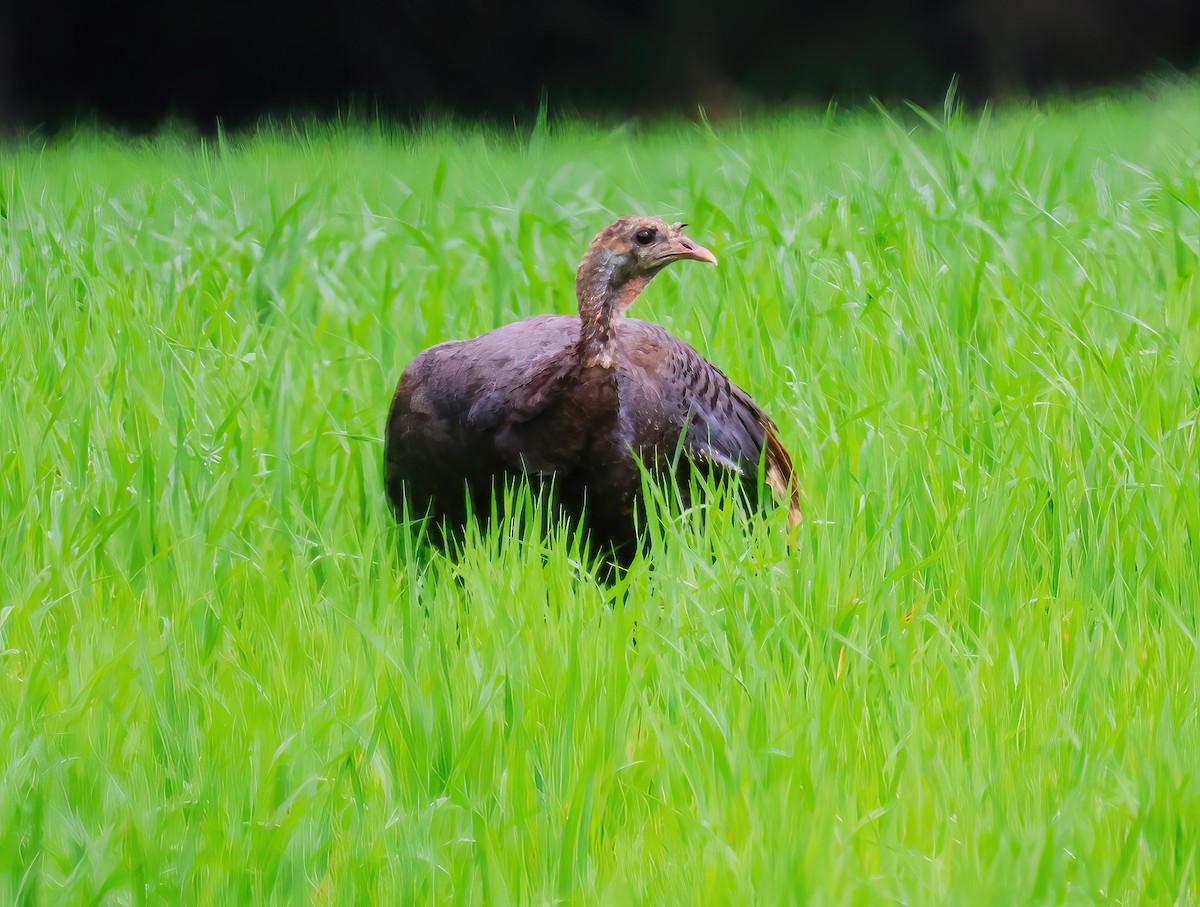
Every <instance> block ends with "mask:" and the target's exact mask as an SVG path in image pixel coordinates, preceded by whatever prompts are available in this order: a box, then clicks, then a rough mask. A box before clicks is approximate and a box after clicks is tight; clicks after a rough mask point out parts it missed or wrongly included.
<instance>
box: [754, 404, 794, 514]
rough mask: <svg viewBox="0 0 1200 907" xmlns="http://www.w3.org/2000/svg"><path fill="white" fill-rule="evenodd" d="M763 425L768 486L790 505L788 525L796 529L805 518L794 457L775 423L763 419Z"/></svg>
mask: <svg viewBox="0 0 1200 907" xmlns="http://www.w3.org/2000/svg"><path fill="white" fill-rule="evenodd" d="M762 427H763V432H764V434H765V442H766V443H765V444H764V449H765V451H766V476H765V477H766V480H767V487H768V488H770V489H771V491H772V492H774V494H775V496H776V497H777V498H778V499H779V500H780V501H782V502H783V503H785V504H787V505H788V525H789V526H791V527H792V528H793V529H795V528H796V527H797V526H799V525H800V522H801V521H802V520H803V519H804V516H803V514H802V513H801V511H800V479H799V477H798V476H797V475H796V470H795V468H794V467H793V466H792V458H791V457H790V456H789V455H788V452H787V449H786V448H785V447H784V446H783V443H782V442H781V441H780V440H779V435H777V434H776V433H775V424H774V423H773V422H772V421H771V420H770V419H763V420H762Z"/></svg>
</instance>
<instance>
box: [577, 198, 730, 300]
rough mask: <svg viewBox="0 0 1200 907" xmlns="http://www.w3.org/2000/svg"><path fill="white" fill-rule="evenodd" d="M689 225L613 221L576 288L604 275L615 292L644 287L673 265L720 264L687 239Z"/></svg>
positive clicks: (632, 218) (643, 219) (590, 250)
mask: <svg viewBox="0 0 1200 907" xmlns="http://www.w3.org/2000/svg"><path fill="white" fill-rule="evenodd" d="M686 226H687V224H668V223H667V222H666V221H664V220H663V219H662V218H659V217H643V216H640V215H630V216H628V217H622V218H621V219H619V220H616V221H613V222H612V223H611V224H609V225H608V226H607V227H605V228H604V229H603V230H601V231H600V233H598V234H597V235H596V238H595V239H593V240H592V244H591V246H589V247H588V251H587V254H586V255H585V256H584V258H583V262H582V263H581V264H580V265H579V272H578V274H577V275H576V287H577V288H578V287H580V286H581V284H584V283H587V284H591V283H592V282H593V281H594V279H595V277H596V276H597V275H600V274H603V276H604V277H605V278H606V279H607V280H606V282H607V283H608V284H609V286H611V287H613V288H618V287H621V286H622V285H624V284H626V283H628V282H629V281H631V280H634V279H639V278H640V281H639V282H641V283H642V285H643V286H644V285H645V281H648V280H649V279H650V278H651V277H653V276H654V275H655V274H657V273H658V272H659V271H661V270H662V269H663V268H665V267H666V266H667V265H669V264H671V262H673V261H706V262H708V263H709V264H714V265H715V264H716V263H717V256H715V255H713V254H712V252H710V251H708V249H706V248H704V246H701V245H699V244H697V243H694V242H692V240H690V239H688V238H687V236H686V235H684V232H683V228H684V227H686Z"/></svg>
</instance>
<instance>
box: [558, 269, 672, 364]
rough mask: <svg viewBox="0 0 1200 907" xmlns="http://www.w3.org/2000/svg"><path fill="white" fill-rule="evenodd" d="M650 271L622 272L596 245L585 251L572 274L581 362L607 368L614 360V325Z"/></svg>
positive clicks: (647, 278)
mask: <svg viewBox="0 0 1200 907" xmlns="http://www.w3.org/2000/svg"><path fill="white" fill-rule="evenodd" d="M653 276H654V273H647V272H641V273H636V274H633V275H625V274H623V273H622V271H621V269H620V267H619V262H618V261H617V259H616V258H615V256H612V255H610V254H608V253H607V252H606V251H605V250H603V249H600V250H596V251H594V252H593V253H592V254H589V255H588V256H587V257H586V258H585V259H584V261H583V264H582V265H580V267H579V272H578V274H576V276H575V295H576V296H577V297H578V298H579V320H580V325H579V352H580V357H581V358H582V360H583V364H584V365H585V366H587V367H589V368H592V367H595V366H599V367H600V368H608V369H611V368H613V367H615V366H616V364H617V326H618V325H619V324H620V323H621V320H622V319H623V318H624V317H625V311H626V310H627V309H628V308H629V307H630V306H631V305H633V301H634V300H635V299H637V297H638V295H639V294H640V293H641V292H642V290H644V289H645V288H646V284H648V283H649V282H650V278H652V277H653Z"/></svg>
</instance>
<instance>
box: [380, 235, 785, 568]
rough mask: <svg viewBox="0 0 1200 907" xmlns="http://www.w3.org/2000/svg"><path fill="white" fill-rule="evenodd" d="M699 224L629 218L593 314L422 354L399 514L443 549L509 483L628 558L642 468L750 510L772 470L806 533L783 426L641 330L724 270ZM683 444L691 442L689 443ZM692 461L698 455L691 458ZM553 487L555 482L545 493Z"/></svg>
mask: <svg viewBox="0 0 1200 907" xmlns="http://www.w3.org/2000/svg"><path fill="white" fill-rule="evenodd" d="M684 226H686V225H685V224H674V225H668V224H666V223H665V222H664V221H662V220H660V219H659V218H656V217H623V218H621V219H620V220H618V221H616V222H614V223H613V224H611V225H610V226H609V227H608V228H607V229H605V230H604V231H602V232H601V233H600V234H599V235H598V236H596V238H595V239H594V240H593V241H592V244H591V246H590V247H589V248H588V251H587V254H586V255H584V257H583V261H582V263H581V264H580V265H579V271H578V272H577V274H576V277H575V294H576V296H577V297H578V299H579V316H578V317H576V316H573V315H538V316H536V317H534V318H527V319H525V320H524V321H518V322H516V323H514V324H508V325H505V326H504V327H500V328H497V329H496V330H493V331H490V332H489V333H487V334H483V335H482V336H479V337H475V338H472V339H471V340H455V341H449V342H447V343H441V344H438V345H437V346H434V347H431V348H430V349H427V350H426V351H425V352H423V353H421V354H420V355H419V356H418V357H417V358H416V359H415V360H413V362H412V363H411V364H409V366H408V368H406V369H405V370H404V373H403V375H401V377H400V382H399V385H398V386H397V388H396V395H395V397H394V399H393V400H392V407H391V412H390V413H389V415H388V421H387V430H386V439H385V443H384V461H385V471H386V476H385V479H386V484H387V493H388V497H389V498H390V500H391V503H392V506H393V507H394V508H395V510H396V512H397V513H398V514H402V513H403V512H404V510H405V505H407V511H408V513H409V514H411V515H413V516H421V515H429V516H430V517H432V518H433V529H434V531H435V535H436V537H438V538H441V537H442V535H443V530H444V529H450V530H452V531H453V530H455V529H458V528H460V527H461V526H462V525H463V523H464V522H465V520H466V518H467V513H468V509H470V510H473V511H474V512H475V513H476V515H477V516H480V517H484V516H486V515H487V514H489V513H490V512H491V508H492V495H493V492H496V493H497V494H498V493H499V491H500V489H501V487H502V486H503V483H504V480H505V479H510V478H513V477H519V476H522V475H524V476H527V477H529V479H530V481H531V483H532V484H534V485H536V486H538V487H541V488H545V487H546V486H547V485H548V486H549V489H550V493H551V494H552V496H553V500H554V502H555V503H556V504H557V505H558V507H560V508H561V509H562V510H563V511H565V513H566V514H567V515H569V516H570V517H573V518H580V517H582V518H583V519H584V520H585V522H586V525H587V528H588V530H589V532H590V534H591V537H592V543H593V545H599V546H602V547H603V546H613V547H614V548H616V549H618V550H622V549H624V550H625V551H626V552H627V551H628V550H629V548H630V547H631V546H632V543H633V542H634V539H635V521H636V518H635V513H637V512H638V510H639V505H640V504H641V491H642V483H641V475H640V471H639V469H638V465H637V458H641V460H642V462H643V463H644V464H645V465H646V466H647V467H648V468H649V469H650V470H652V471H654V472H657V473H665V472H668V471H670V470H671V469H672V468H673V464H674V468H676V469H677V472H678V475H679V478H680V480H681V487H683V488H684V490H685V492H686V488H687V482H686V472H687V469H686V468H679V464H681V463H682V464H683V465H684V466H685V467H691V468H699V469H700V470H702V471H705V472H712V471H714V470H717V471H722V472H724V471H727V472H729V473H731V474H733V475H735V476H737V477H739V479H740V481H741V483H742V485H743V486H744V487H745V488H746V490H747V492H749V494H750V495H751V496H753V495H754V493H755V491H756V490H757V487H758V481H759V479H758V477H759V466H760V463H761V464H762V466H763V476H764V478H765V480H766V484H767V485H768V486H769V488H770V489H771V490H772V491H773V492H774V493H775V494H776V495H777V496H778V497H779V498H781V499H782V501H783V502H784V503H785V504H787V505H788V507H789V508H790V514H789V517H790V519H791V522H792V525H795V524H797V523H798V522H799V520H800V502H799V489H798V484H797V480H796V476H795V472H794V470H793V468H792V462H791V459H790V458H789V456H788V453H787V451H786V450H785V449H784V447H783V445H782V444H781V443H780V442H779V438H778V436H777V434H776V426H775V423H773V422H772V421H771V420H770V419H769V418H767V416H766V415H765V414H764V413H763V411H762V410H761V409H760V408H759V407H758V405H757V404H756V403H755V402H754V401H753V400H752V399H751V398H750V396H749V395H748V394H747V393H746V392H745V391H743V390H742V389H741V388H739V387H738V386H737V385H736V384H734V383H733V382H731V381H730V380H729V379H728V378H727V377H725V375H724V373H722V372H721V370H720V369H718V368H717V367H716V366H715V365H713V364H712V363H710V362H709V361H708V360H707V359H705V358H704V357H703V356H701V355H700V354H699V353H698V352H696V351H695V350H694V349H692V347H690V346H688V345H687V344H686V343H683V342H682V341H680V340H677V339H676V338H674V337H672V336H671V335H670V334H668V333H667V332H666V331H665V330H664V329H663V328H662V327H660V326H659V325H657V324H651V323H649V322H645V321H637V320H634V319H627V318H626V317H625V312H626V310H627V309H628V308H629V307H630V305H632V304H633V301H634V300H635V299H636V298H637V296H638V294H639V293H641V292H642V290H643V289H645V287H646V284H648V283H649V282H650V280H651V278H653V277H654V275H656V274H657V273H658V272H659V271H661V270H662V269H663V268H665V267H666V266H667V265H669V264H670V263H671V262H674V261H703V262H709V263H711V264H714V265H715V264H716V263H717V259H716V256H714V255H713V254H712V252H710V251H708V249H705V248H704V247H703V246H699V245H697V244H696V243H694V242H692V241H691V240H690V239H688V237H687V236H685V235H684V233H683V227H684ZM681 437H682V443H681ZM681 451H682V453H683V454H686V457H680V456H679V453H680V452H681ZM550 479H552V480H553V481H552V482H548V481H547V480H550Z"/></svg>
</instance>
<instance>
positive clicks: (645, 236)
mask: <svg viewBox="0 0 1200 907" xmlns="http://www.w3.org/2000/svg"><path fill="white" fill-rule="evenodd" d="M656 236H658V231H657V230H655V229H654V228H653V227H647V228H646V229H645V230H638V231H637V233H635V234H634V236H633V238H634V239H636V240H637V243H638V245H639V246H648V245H650V243H652V242H654V238H655V237H656Z"/></svg>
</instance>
